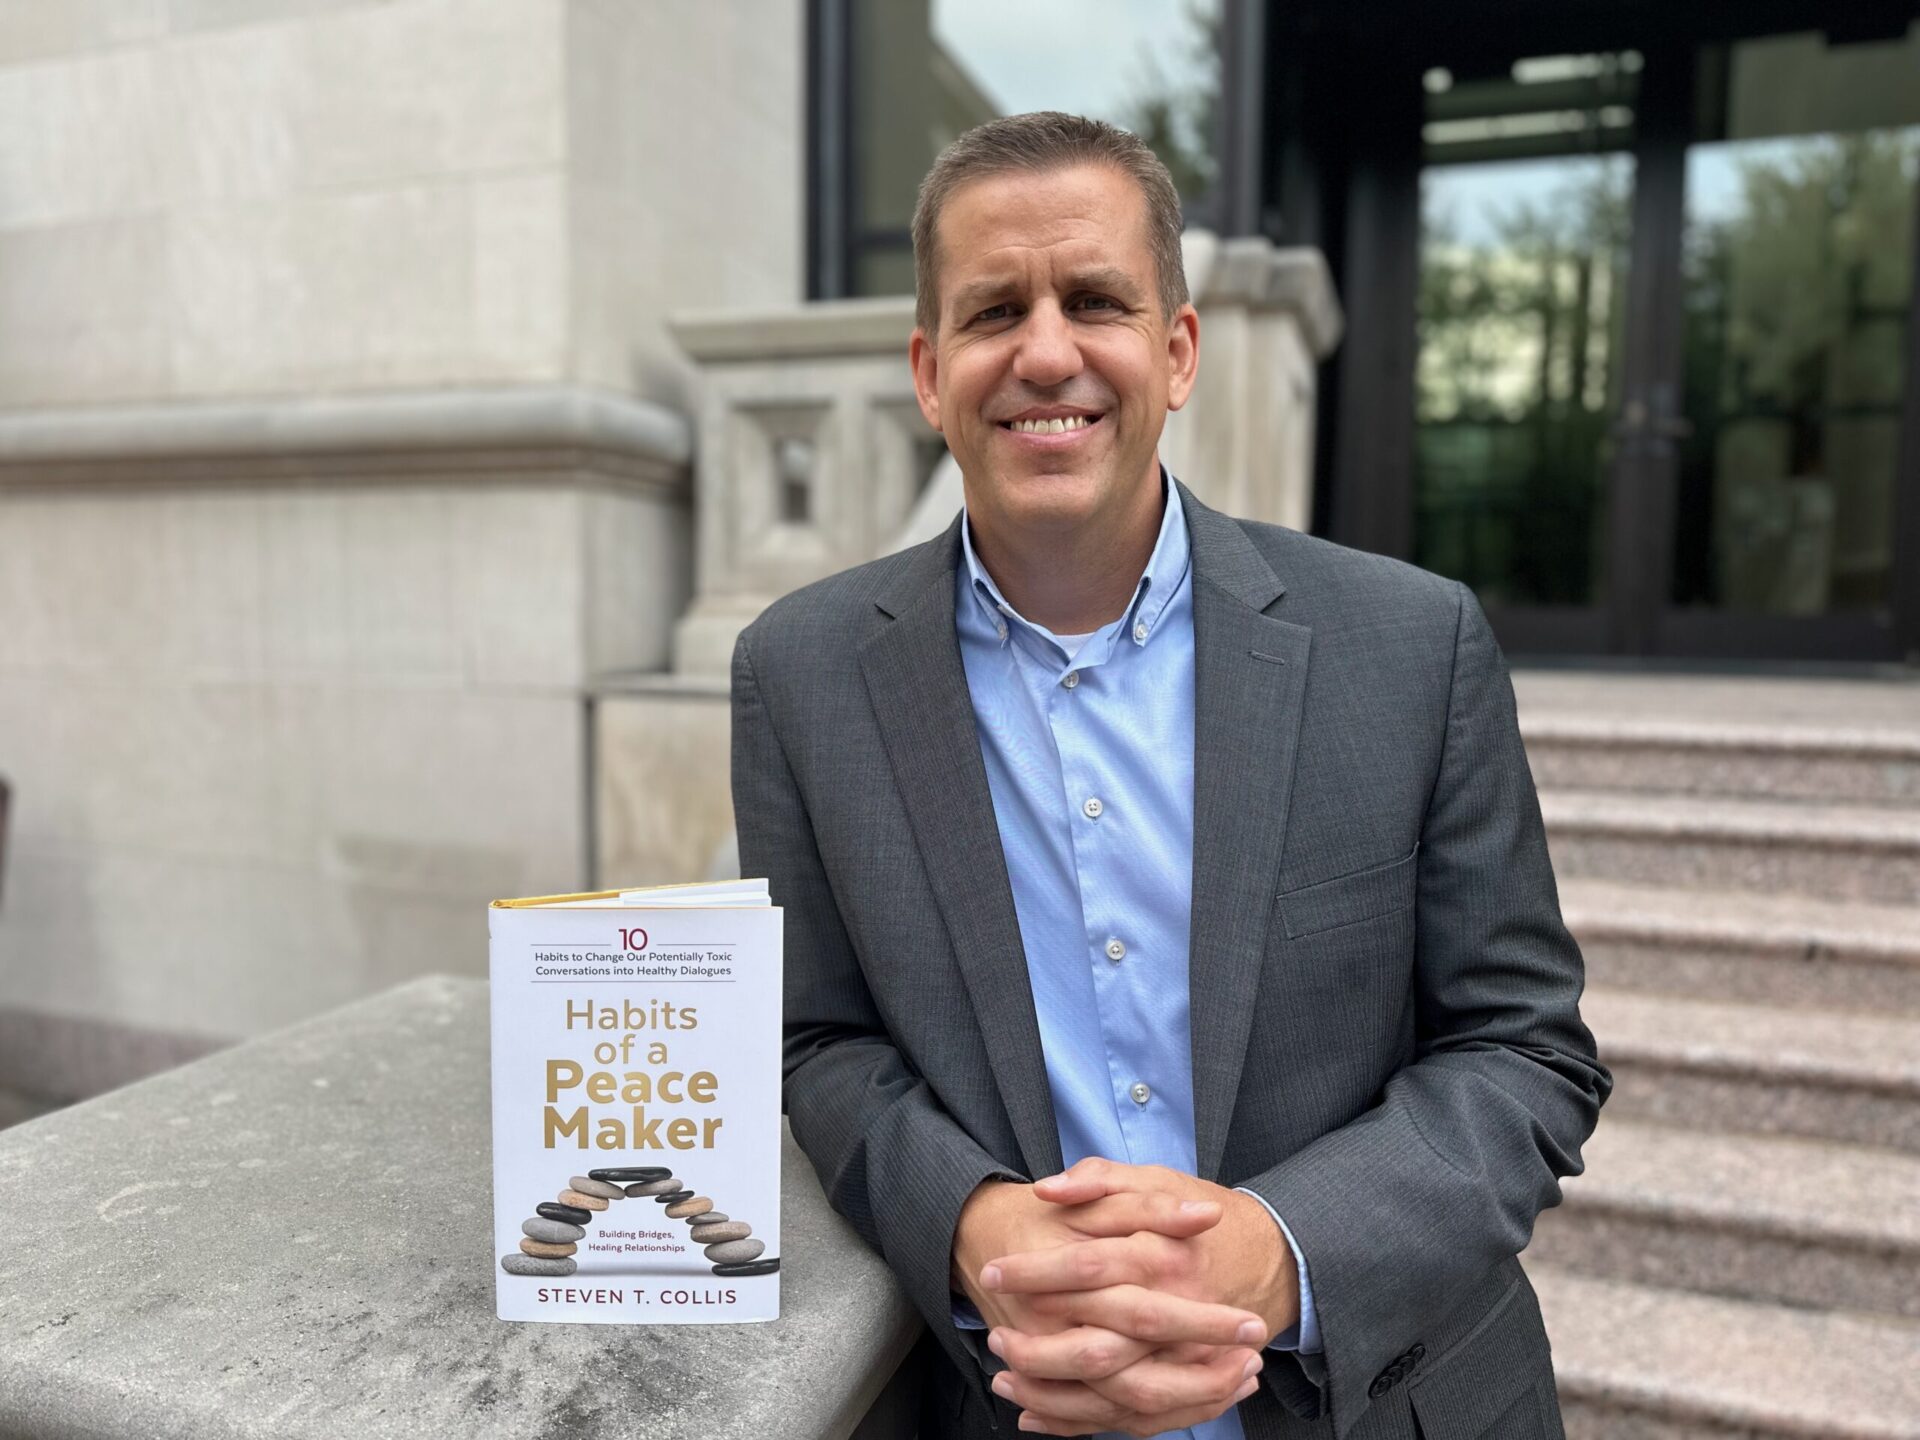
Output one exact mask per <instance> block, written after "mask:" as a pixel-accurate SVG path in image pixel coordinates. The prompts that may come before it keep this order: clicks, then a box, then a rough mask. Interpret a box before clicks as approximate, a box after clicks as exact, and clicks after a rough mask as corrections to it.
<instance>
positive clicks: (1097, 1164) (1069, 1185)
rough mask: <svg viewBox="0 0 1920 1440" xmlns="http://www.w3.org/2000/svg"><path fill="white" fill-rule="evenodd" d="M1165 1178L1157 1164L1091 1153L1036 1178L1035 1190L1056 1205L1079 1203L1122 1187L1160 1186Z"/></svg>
mask: <svg viewBox="0 0 1920 1440" xmlns="http://www.w3.org/2000/svg"><path fill="white" fill-rule="evenodd" d="M1162 1178H1163V1176H1162V1175H1161V1173H1160V1171H1159V1168H1158V1167H1157V1166H1149V1165H1122V1164H1120V1163H1119V1162H1118V1161H1116V1160H1105V1159H1102V1158H1101V1157H1100V1156H1098V1155H1090V1156H1088V1157H1087V1158H1086V1159H1085V1160H1081V1161H1079V1162H1077V1163H1076V1164H1074V1165H1072V1166H1071V1167H1069V1168H1068V1169H1065V1170H1062V1171H1061V1172H1060V1173H1059V1174H1058V1175H1049V1176H1047V1177H1045V1178H1044V1179H1042V1180H1037V1181H1035V1182H1034V1186H1033V1193H1034V1194H1035V1195H1036V1196H1037V1197H1039V1198H1040V1199H1042V1200H1049V1201H1052V1202H1053V1203H1054V1204H1056V1205H1080V1204H1084V1203H1085V1202H1086V1201H1088V1200H1097V1199H1099V1198H1100V1197H1101V1196H1102V1195H1115V1194H1118V1193H1120V1192H1121V1191H1123V1190H1155V1189H1159V1188H1160V1185H1161V1180H1162Z"/></svg>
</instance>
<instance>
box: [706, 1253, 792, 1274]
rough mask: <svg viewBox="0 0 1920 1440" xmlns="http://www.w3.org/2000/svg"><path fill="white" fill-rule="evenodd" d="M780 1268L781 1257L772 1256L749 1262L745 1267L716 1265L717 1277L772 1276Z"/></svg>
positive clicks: (714, 1269) (714, 1268) (715, 1272)
mask: <svg viewBox="0 0 1920 1440" xmlns="http://www.w3.org/2000/svg"><path fill="white" fill-rule="evenodd" d="M779 1268H780V1257H779V1256H778V1255H770V1256H767V1257H766V1258H764V1259H761V1260H749V1261H747V1262H746V1263H745V1264H743V1265H716V1266H714V1267H713V1273H714V1274H716V1275H771V1274H773V1272H774V1271H776V1270H778V1269H779Z"/></svg>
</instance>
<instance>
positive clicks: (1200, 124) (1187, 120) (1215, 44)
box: [1120, 0, 1220, 200]
mask: <svg viewBox="0 0 1920 1440" xmlns="http://www.w3.org/2000/svg"><path fill="white" fill-rule="evenodd" d="M1183 14H1184V17H1185V20H1186V23H1187V28H1188V30H1189V31H1190V34H1189V37H1188V40H1187V43H1186V44H1185V45H1184V46H1183V47H1182V49H1183V50H1184V51H1185V60H1186V61H1187V64H1185V65H1183V66H1182V67H1181V68H1182V70H1184V71H1189V72H1191V73H1194V74H1197V75H1200V76H1202V77H1204V78H1202V79H1201V80H1199V81H1198V82H1189V83H1187V84H1184V85H1182V84H1177V83H1175V82H1174V81H1173V80H1172V79H1170V78H1169V77H1168V76H1167V73H1166V70H1165V68H1164V67H1163V66H1162V64H1161V62H1160V59H1159V57H1158V56H1156V55H1155V54H1154V53H1153V51H1152V50H1150V49H1148V48H1146V47H1145V46H1144V45H1143V46H1142V47H1141V51H1140V66H1141V70H1142V72H1143V78H1142V79H1141V81H1140V82H1139V85H1138V86H1137V91H1138V93H1137V94H1136V95H1135V97H1134V99H1133V100H1132V101H1131V103H1130V104H1129V105H1128V106H1127V109H1126V111H1125V113H1124V115H1123V116H1122V119H1121V122H1120V123H1121V124H1123V125H1125V126H1126V128H1127V129H1129V130H1131V131H1132V132H1133V133H1134V134H1136V135H1138V136H1139V137H1140V138H1141V139H1142V140H1144V141H1146V142H1147V144H1148V145H1150V146H1152V147H1153V153H1154V154H1156V155H1158V156H1159V157H1160V160H1161V163H1162V164H1164V165H1165V166H1166V167H1167V171H1168V173H1169V174H1171V175H1172V176H1173V183H1174V187H1175V188H1176V189H1177V190H1179V192H1180V198H1181V199H1182V200H1196V199H1198V198H1200V197H1201V196H1203V195H1205V194H1207V193H1208V191H1210V190H1211V189H1212V188H1213V182H1214V179H1215V178H1216V176H1217V174H1218V172H1219V165H1218V161H1217V158H1216V157H1215V155H1214V134H1215V126H1216V125H1217V124H1218V116H1219V112H1220V7H1219V5H1218V3H1217V0H1186V4H1185V6H1184V7H1183Z"/></svg>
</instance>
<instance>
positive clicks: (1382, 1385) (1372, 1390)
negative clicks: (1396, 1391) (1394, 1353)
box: [1367, 1375, 1393, 1400]
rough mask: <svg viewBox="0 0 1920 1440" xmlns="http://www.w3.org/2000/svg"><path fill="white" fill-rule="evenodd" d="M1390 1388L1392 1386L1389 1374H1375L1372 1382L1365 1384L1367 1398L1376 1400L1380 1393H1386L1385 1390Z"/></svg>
mask: <svg viewBox="0 0 1920 1440" xmlns="http://www.w3.org/2000/svg"><path fill="white" fill-rule="evenodd" d="M1392 1388H1393V1379H1392V1377H1391V1376H1388V1375H1378V1376H1375V1377H1374V1382H1373V1383H1372V1384H1371V1385H1369V1386H1367V1398H1368V1399H1369V1400H1378V1399H1379V1398H1380V1397H1381V1396H1382V1395H1384V1394H1386V1393H1387V1391H1389V1390H1391V1389H1392Z"/></svg>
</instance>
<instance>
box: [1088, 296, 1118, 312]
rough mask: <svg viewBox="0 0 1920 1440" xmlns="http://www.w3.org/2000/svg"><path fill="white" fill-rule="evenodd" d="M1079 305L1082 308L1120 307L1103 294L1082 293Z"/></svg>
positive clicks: (1109, 308)
mask: <svg viewBox="0 0 1920 1440" xmlns="http://www.w3.org/2000/svg"><path fill="white" fill-rule="evenodd" d="M1079 305H1080V308H1081V309H1083V310H1085V309H1087V308H1089V307H1093V308H1098V309H1102V310H1118V309H1119V308H1120V307H1119V306H1118V305H1116V304H1115V303H1114V302H1113V301H1112V300H1111V299H1110V298H1108V297H1107V296H1105V295H1082V296H1081V297H1080V300H1079Z"/></svg>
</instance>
